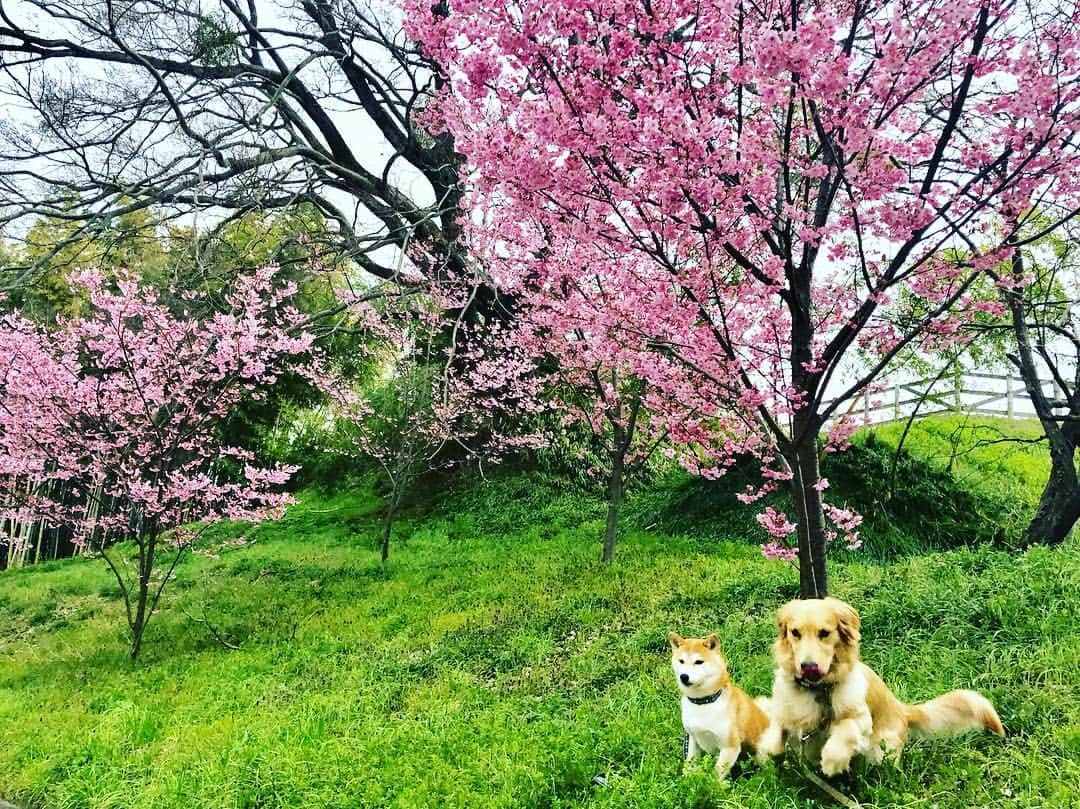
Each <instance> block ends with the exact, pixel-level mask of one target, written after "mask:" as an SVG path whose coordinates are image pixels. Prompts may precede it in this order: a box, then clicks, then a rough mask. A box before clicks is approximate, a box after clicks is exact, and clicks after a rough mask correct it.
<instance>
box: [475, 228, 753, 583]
mask: <svg viewBox="0 0 1080 809" xmlns="http://www.w3.org/2000/svg"><path fill="white" fill-rule="evenodd" d="M496 247H497V245H496ZM549 249H554V245H549ZM607 258H608V261H609V262H617V261H618V260H619V258H618V256H612V255H609V256H608V257H607ZM492 263H496V264H497V263H498V261H497V260H496V261H495V262H492ZM608 266H609V264H607V263H597V264H595V265H594V272H593V273H592V274H591V275H582V276H581V277H579V278H577V279H575V280H574V283H566V284H561V285H560V286H559V287H558V288H557V289H556V288H553V287H552V286H550V285H541V286H533V285H529V284H528V283H527V282H526V283H522V284H520V285H518V286H517V287H515V288H514V293H513V300H514V301H515V303H516V307H515V311H514V318H513V326H512V330H511V332H510V335H511V337H512V339H513V341H514V344H515V345H516V346H518V347H519V348H520V349H521V350H522V351H523V352H524V356H528V357H534V358H536V359H535V362H536V368H535V370H534V371H533V372H532V373H533V374H534V376H533V377H532V378H533V379H534V380H535V382H536V383H537V384H538V386H539V387H538V391H537V392H538V394H539V395H540V396H541V397H542V399H543V402H544V403H545V405H546V406H547V407H549V408H550V409H552V410H554V411H556V412H558V413H559V414H560V417H561V421H562V425H561V426H562V427H563V428H564V429H565V428H567V427H570V426H571V425H576V426H578V427H584V429H585V430H586V431H587V433H588V434H589V435H590V436H591V437H592V440H591V441H590V442H587V443H589V444H591V445H592V448H593V449H594V450H598V453H590V452H589V451H588V449H586V448H585V447H583V446H579V447H578V448H577V452H578V454H579V456H580V458H581V460H582V461H583V462H585V463H586V469H585V471H586V472H587V473H588V474H587V476H588V477H590V478H599V479H601V480H602V481H603V483H604V488H605V490H606V495H607V503H608V512H607V521H606V525H605V529H604V540H603V551H602V553H601V560H602V561H604V562H610V561H611V560H612V559H613V558H614V556H615V546H616V544H617V542H618V527H619V514H620V510H621V508H622V505H623V501H624V499H625V495H626V490H627V487H628V486H629V485H631V484H632V482H633V480H634V478H635V477H637V476H638V475H639V474H640V473H641V472H642V471H643V469H644V468H645V467H646V465H647V464H648V463H649V461H650V460H651V459H652V458H653V457H654V456H655V454H656V453H657V451H658V450H659V451H662V452H663V453H664V454H666V455H674V454H675V450H676V449H677V450H678V452H679V455H680V457H681V458H682V460H683V461H684V463H686V464H688V465H694V464H699V463H700V461H701V460H702V458H703V457H704V458H707V459H708V460H707V463H706V468H707V469H709V470H715V469H716V468H717V467H718V466H719V467H721V468H722V467H723V465H726V464H721V463H720V459H719V457H718V456H717V455H716V454H715V453H714V452H712V451H711V450H712V449H713V447H712V443H713V442H712V441H711V438H712V436H711V430H710V428H709V423H710V422H711V419H710V416H711V414H712V412H713V411H714V410H715V408H714V407H712V405H711V403H710V402H709V401H708V400H703V399H702V398H701V397H700V396H698V395H696V393H695V391H694V390H693V387H692V385H691V384H690V383H691V381H692V380H690V379H689V378H688V375H687V374H685V373H683V378H682V382H683V383H684V384H683V385H682V386H681V387H680V388H679V398H678V399H675V398H672V396H671V391H672V389H673V387H674V385H673V383H674V382H675V379H674V377H675V375H677V374H678V373H679V372H680V371H682V370H683V369H681V368H680V367H678V366H675V365H670V364H669V366H668V368H667V372H668V383H669V384H668V385H667V386H666V387H665V388H663V389H661V388H659V387H656V386H654V385H652V384H650V381H649V377H650V376H655V375H656V364H657V362H656V358H655V357H654V356H653V355H652V352H651V351H650V349H649V346H648V343H647V341H646V340H644V339H638V340H637V341H633V340H622V341H621V343H620V348H619V350H618V351H616V352H613V351H612V350H611V346H612V340H619V339H620V337H621V336H622V329H621V328H620V326H619V325H618V324H617V323H613V322H607V321H606V320H605V318H607V317H610V316H617V314H618V311H619V307H617V306H612V305H611V302H610V301H608V297H609V295H611V294H618V293H617V292H616V293H613V291H612V290H611V289H609V287H608V284H607V278H608V275H609V273H608V272H606V271H604V270H602V269H601V268H605V267H608ZM703 422H705V423H703ZM597 455H598V456H599V457H597ZM730 460H733V459H731V458H728V461H730Z"/></svg>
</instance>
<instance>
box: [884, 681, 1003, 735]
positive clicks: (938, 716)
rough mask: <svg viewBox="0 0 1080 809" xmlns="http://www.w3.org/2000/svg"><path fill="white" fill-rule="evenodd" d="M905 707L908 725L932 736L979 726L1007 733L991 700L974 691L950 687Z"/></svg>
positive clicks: (995, 731)
mask: <svg viewBox="0 0 1080 809" xmlns="http://www.w3.org/2000/svg"><path fill="white" fill-rule="evenodd" d="M905 707H906V708H907V720H908V725H910V726H911V728H912V729H913V730H918V731H920V732H922V733H925V734H927V735H930V736H936V735H938V734H944V733H963V732H964V731H966V730H976V729H978V728H984V729H986V730H988V731H990V732H991V733H996V734H997V735H998V736H1004V735H1005V728H1003V727H1002V726H1001V720H1000V719H999V718H998V715H997V711H995V710H994V706H993V705H991V704H990V700H988V699H987V698H986V697H984V696H982V695H981V694H977V693H975V692H974V691H950V692H949V693H948V694H942V695H941V696H940V697H938V698H937V699H932V700H930V701H929V702H922V703H919V704H918V705H906V706H905Z"/></svg>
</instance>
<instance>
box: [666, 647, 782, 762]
mask: <svg viewBox="0 0 1080 809" xmlns="http://www.w3.org/2000/svg"><path fill="white" fill-rule="evenodd" d="M668 640H669V641H670V642H671V668H672V669H673V670H674V672H675V682H676V684H677V685H678V687H679V691H680V692H681V693H682V722H683V729H684V730H685V731H686V760H687V761H690V760H691V759H692V758H694V757H695V756H696V755H697V754H698V753H701V752H705V753H715V754H716V774H717V776H719V777H720V778H726V777H727V774H728V772H729V771H730V770H731V767H732V765H733V764H734V763H735V760H736V759H737V758H738V757H739V753H741V752H742V751H743V750H747V751H749V752H752V753H754V755H755V756H756V757H757V759H758V761H759V762H762V763H763V762H764V761H765V760H766V759H767V757H768V756H767V754H766V751H764V750H763V749H761V748H760V747H759V741H760V739H761V738H762V736H763V735H764V734H765V730H766V728H768V726H769V716H768V714H767V713H766V711H765V710H763V708H767V707H768V701H767V700H764V699H762V700H759V701H757V702H755V701H754V700H752V699H751V698H750V696H749V695H748V694H747V693H746V692H745V691H743V690H742V689H741V688H739V687H738V686H737V685H735V683H733V682H732V681H731V676H730V675H729V674H728V667H727V661H726V660H725V659H724V654H723V652H722V651H721V649H720V641H719V639H718V638H717V637H716V635H709V636H708V637H706V638H684V637H683V636H682V635H680V634H679V633H678V632H672V633H671V634H669V635H668Z"/></svg>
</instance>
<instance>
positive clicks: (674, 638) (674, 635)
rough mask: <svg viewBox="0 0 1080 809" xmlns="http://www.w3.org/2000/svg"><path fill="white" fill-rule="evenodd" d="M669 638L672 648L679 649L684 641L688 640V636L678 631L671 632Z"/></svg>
mask: <svg viewBox="0 0 1080 809" xmlns="http://www.w3.org/2000/svg"><path fill="white" fill-rule="evenodd" d="M667 639H668V642H669V643H670V644H671V648H672V649H678V648H679V647H680V646H682V645H683V642H684V641H685V640H686V638H684V637H683V636H682V635H680V634H679V633H678V632H669V633H668V636H667Z"/></svg>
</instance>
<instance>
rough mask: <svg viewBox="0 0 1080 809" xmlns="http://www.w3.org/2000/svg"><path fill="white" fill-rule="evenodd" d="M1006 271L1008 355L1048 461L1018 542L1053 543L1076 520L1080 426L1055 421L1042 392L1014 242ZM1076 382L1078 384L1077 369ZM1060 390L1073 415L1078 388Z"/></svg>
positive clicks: (1079, 407) (1079, 411) (1078, 405)
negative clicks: (1011, 347)
mask: <svg viewBox="0 0 1080 809" xmlns="http://www.w3.org/2000/svg"><path fill="white" fill-rule="evenodd" d="M1012 276H1013V280H1014V281H1015V282H1016V283H1017V286H1016V287H1010V286H1003V287H1001V294H1002V297H1004V299H1005V303H1006V305H1007V306H1008V307H1009V314H1010V315H1011V316H1012V323H1013V336H1014V337H1015V338H1016V349H1017V352H1016V356H1015V357H1010V359H1011V360H1012V361H1013V364H1015V365H1016V367H1017V369H1018V370H1019V371H1020V377H1021V378H1022V379H1023V381H1024V387H1025V388H1026V389H1027V393H1028V397H1029V398H1030V399H1031V404H1032V405H1033V406H1034V408H1035V414H1036V415H1037V416H1038V417H1039V422H1040V424H1042V428H1043V433H1044V434H1045V435H1046V439H1047V441H1048V442H1049V444H1050V464H1051V466H1050V479H1049V480H1048V481H1047V482H1046V488H1044V489H1043V493H1042V497H1041V498H1040V500H1039V507H1038V510H1037V511H1036V512H1035V518H1034V519H1033V520H1032V521H1031V524H1030V525H1028V529H1027V531H1026V533H1025V534H1024V538H1023V540H1022V541H1021V545H1022V547H1027V546H1029V545H1034V544H1037V543H1046V544H1047V545H1057V544H1059V543H1061V542H1063V541H1064V540H1065V537H1066V536H1068V534H1069V531H1070V530H1071V529H1072V527H1073V526H1074V525H1075V524H1076V522H1077V520H1080V482H1078V481H1077V474H1076V447H1077V444H1078V443H1080V429H1078V427H1077V423H1076V422H1075V421H1066V423H1065V424H1060V423H1059V421H1058V419H1057V417H1055V416H1054V404H1053V403H1052V402H1051V401H1050V400H1048V399H1047V397H1046V394H1045V393H1044V392H1043V388H1042V382H1041V381H1040V380H1039V371H1038V366H1037V365H1036V361H1035V354H1034V351H1033V347H1032V339H1031V329H1030V328H1029V326H1028V321H1027V318H1028V306H1027V304H1026V302H1025V300H1024V296H1023V292H1022V291H1021V289H1022V288H1021V287H1020V286H1019V284H1020V283H1021V281H1022V279H1023V278H1024V256H1023V253H1022V252H1021V251H1020V249H1019V248H1017V249H1016V250H1014V251H1013V255H1012ZM1042 356H1043V359H1044V361H1045V362H1046V363H1047V364H1048V365H1050V357H1049V355H1048V354H1046V353H1045V351H1043V352H1042ZM1052 370H1053V369H1052ZM1077 384H1078V385H1080V375H1078V381H1077ZM1062 395H1063V396H1064V398H1065V400H1066V402H1067V404H1068V416H1069V418H1070V419H1076V418H1077V417H1078V416H1080V401H1078V399H1080V396H1078V391H1077V390H1076V389H1075V388H1074V390H1073V391H1071V392H1070V391H1068V390H1063V391H1062Z"/></svg>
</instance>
